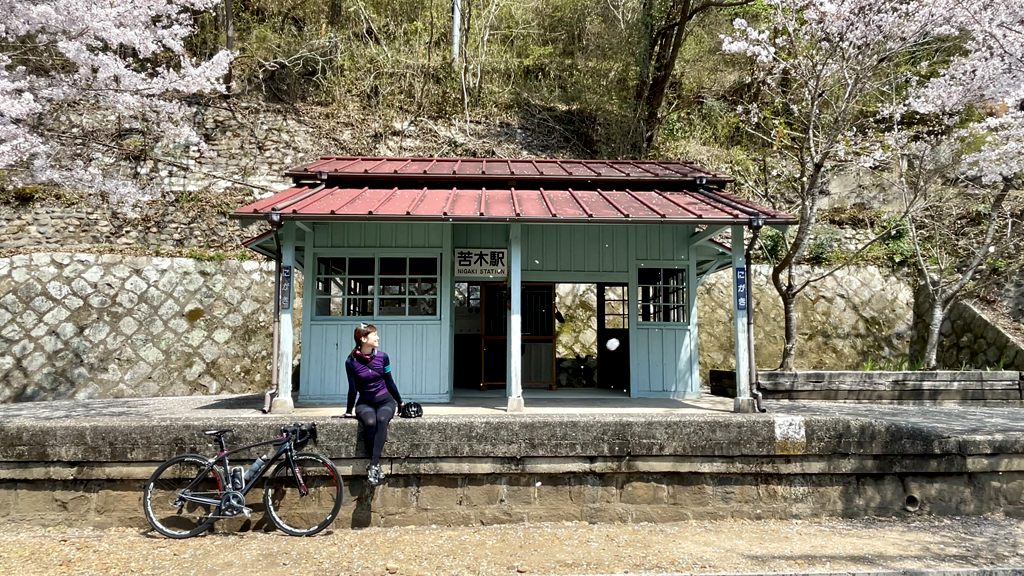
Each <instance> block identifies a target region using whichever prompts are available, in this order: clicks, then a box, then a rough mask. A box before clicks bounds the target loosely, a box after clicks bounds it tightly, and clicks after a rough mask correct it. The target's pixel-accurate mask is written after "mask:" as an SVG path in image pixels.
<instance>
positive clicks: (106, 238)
mask: <svg viewBox="0 0 1024 576" xmlns="http://www.w3.org/2000/svg"><path fill="white" fill-rule="evenodd" d="M254 199H255V196H253V194H252V193H251V192H250V191H244V190H239V189H232V190H225V191H220V192H217V193H216V194H215V195H214V194H212V193H211V194H206V195H203V196H201V197H197V198H195V199H191V198H184V199H169V200H167V201H163V202H150V203H147V204H145V205H143V206H142V207H140V209H139V211H138V212H137V213H136V214H134V215H132V216H128V215H126V214H125V213H124V212H122V211H120V210H117V209H115V208H114V207H112V206H111V205H109V204H106V203H102V202H88V201H84V202H79V203H76V204H74V205H72V206H66V205H64V204H62V203H60V202H57V201H54V200H45V201H39V202H17V203H0V251H3V250H9V249H32V250H33V251H39V250H46V251H68V248H69V247H73V246H77V247H86V246H90V247H96V248H99V249H100V251H104V252H110V251H112V250H111V248H112V247H113V248H116V249H131V250H134V251H136V252H139V251H146V252H148V253H152V252H154V251H155V252H160V251H164V252H167V253H173V252H174V251H176V250H188V249H199V250H203V251H207V252H214V253H217V252H222V253H227V254H237V253H239V252H241V251H242V250H243V248H242V242H243V241H245V240H247V239H249V238H252V237H254V236H257V235H259V234H260V233H262V232H263V231H264V230H266V227H265V225H255V226H251V227H249V228H247V229H245V230H243V229H241V228H240V227H239V225H238V222H237V221H234V220H228V218H227V216H226V215H225V212H224V211H225V210H233V209H234V208H237V207H239V206H243V205H245V204H247V203H249V202H252V201H253V200H254ZM217 206H220V207H222V208H223V209H224V210H222V211H218V210H217V209H216V208H217Z"/></svg>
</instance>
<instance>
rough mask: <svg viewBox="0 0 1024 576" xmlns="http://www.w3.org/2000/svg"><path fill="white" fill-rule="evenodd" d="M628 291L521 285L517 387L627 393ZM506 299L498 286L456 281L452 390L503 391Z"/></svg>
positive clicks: (617, 286) (592, 286) (615, 286)
mask: <svg viewBox="0 0 1024 576" xmlns="http://www.w3.org/2000/svg"><path fill="white" fill-rule="evenodd" d="M627 294H628V288H627V286H626V285H625V284H576V283H559V284H555V283H551V282H543V283H542V282H526V283H523V287H522V307H523V308H522V309H523V313H522V338H523V343H522V348H521V350H520V354H522V363H523V364H522V369H523V388H524V389H543V390H558V389H575V390H579V391H581V392H582V391H585V390H588V389H589V390H595V389H602V390H607V391H614V392H617V393H622V394H629V314H628V306H627ZM508 297H509V295H508V287H507V286H506V285H505V284H504V283H496V282H456V283H455V310H454V312H455V364H454V367H453V369H454V374H453V380H454V384H455V388H456V389H472V390H504V389H505V386H506V383H505V380H506V372H507V367H508V343H507V338H508V310H509V302H508Z"/></svg>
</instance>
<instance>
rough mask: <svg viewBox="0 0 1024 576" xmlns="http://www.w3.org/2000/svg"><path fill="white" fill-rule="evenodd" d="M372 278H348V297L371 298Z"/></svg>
mask: <svg viewBox="0 0 1024 576" xmlns="http://www.w3.org/2000/svg"><path fill="white" fill-rule="evenodd" d="M374 288H375V286H374V283H373V278H349V279H348V295H349V296H372V295H373V293H374Z"/></svg>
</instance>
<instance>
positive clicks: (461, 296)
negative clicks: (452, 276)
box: [455, 282, 469, 308]
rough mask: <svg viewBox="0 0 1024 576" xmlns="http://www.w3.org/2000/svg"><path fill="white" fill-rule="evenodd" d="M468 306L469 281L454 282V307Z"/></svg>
mask: <svg viewBox="0 0 1024 576" xmlns="http://www.w3.org/2000/svg"><path fill="white" fill-rule="evenodd" d="M467 306H469V283H467V282H456V283H455V307H456V308H466V307H467Z"/></svg>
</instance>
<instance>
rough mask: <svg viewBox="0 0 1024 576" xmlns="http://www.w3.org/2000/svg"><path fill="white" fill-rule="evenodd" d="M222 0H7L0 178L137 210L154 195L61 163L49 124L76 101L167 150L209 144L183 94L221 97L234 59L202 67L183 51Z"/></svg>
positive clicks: (0, 77)
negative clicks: (100, 197)
mask: <svg viewBox="0 0 1024 576" xmlns="http://www.w3.org/2000/svg"><path fill="white" fill-rule="evenodd" d="M215 3H216V0H117V1H111V2H97V1H93V0H46V1H39V0H0V174H3V175H4V176H5V178H6V179H7V180H8V182H10V183H12V184H13V185H25V184H29V183H48V184H60V185H66V186H70V187H73V188H77V189H79V190H84V191H86V192H100V193H104V194H107V195H109V197H110V198H111V199H113V200H115V201H118V202H125V203H132V202H134V201H136V200H141V199H145V198H147V197H149V196H152V195H153V192H154V191H153V190H142V189H140V188H139V187H138V186H136V185H135V183H134V182H133V181H131V180H128V179H120V178H117V177H116V176H114V175H111V174H102V173H98V172H99V171H98V169H96V168H94V167H90V166H89V165H88V164H87V163H85V162H83V161H82V160H72V161H62V160H58V159H57V158H56V156H55V150H54V147H53V144H51V142H53V141H54V139H58V140H59V139H60V138H62V137H66V135H65V134H60V133H48V132H47V131H46V129H45V128H44V127H43V124H44V122H43V120H45V119H46V118H47V116H48V115H50V114H52V113H53V110H54V109H55V107H57V106H58V105H61V104H68V103H77V104H83V105H88V106H90V107H92V108H93V109H95V110H101V111H104V112H105V113H106V116H107V117H116V118H118V119H131V121H133V122H137V123H139V125H143V126H146V127H148V128H149V131H150V132H151V133H153V134H157V135H158V140H159V142H160V143H161V144H164V145H168V146H173V145H178V146H181V145H186V146H187V145H201V140H200V138H199V137H198V135H197V134H196V133H195V132H194V131H193V130H192V128H191V127H190V126H189V125H188V123H187V122H186V121H185V120H186V118H188V109H187V106H186V105H184V104H183V103H182V102H181V100H180V97H181V96H183V95H187V94H195V93H216V92H221V91H223V89H224V87H223V84H222V81H221V79H222V78H223V77H224V76H225V73H226V72H227V70H228V66H229V64H230V61H231V58H232V54H231V53H230V52H227V51H223V52H221V53H219V54H217V55H215V56H214V57H213V58H211V59H210V60H208V61H202V62H198V61H195V60H194V59H193V58H191V57H190V56H189V55H188V54H187V51H186V49H185V41H186V39H187V38H188V36H189V35H190V34H191V33H192V32H193V31H194V23H193V18H192V16H193V14H194V13H195V12H196V11H203V10H207V9H209V8H210V7H211V6H212V5H213V4H215Z"/></svg>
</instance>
